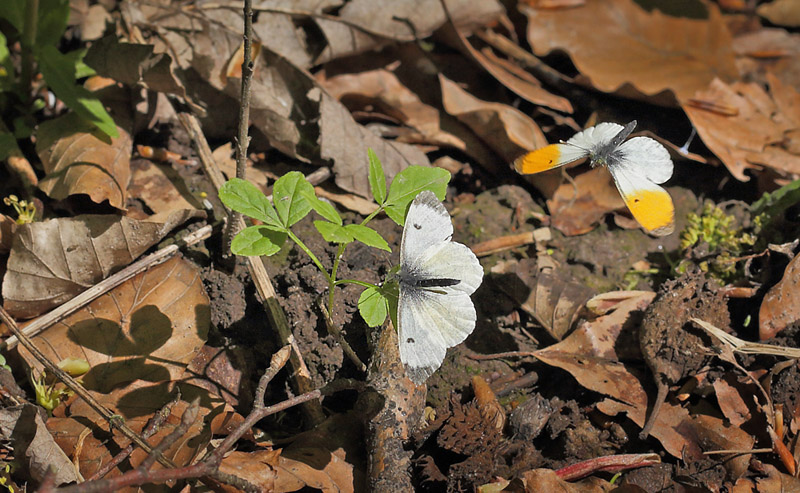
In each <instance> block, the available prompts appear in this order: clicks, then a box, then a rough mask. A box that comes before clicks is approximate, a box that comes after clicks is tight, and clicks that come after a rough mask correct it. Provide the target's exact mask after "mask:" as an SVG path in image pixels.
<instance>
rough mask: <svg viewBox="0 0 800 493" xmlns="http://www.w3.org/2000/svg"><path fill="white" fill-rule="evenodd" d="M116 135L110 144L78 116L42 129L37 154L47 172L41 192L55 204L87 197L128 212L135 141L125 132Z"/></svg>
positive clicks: (48, 122)
mask: <svg viewBox="0 0 800 493" xmlns="http://www.w3.org/2000/svg"><path fill="white" fill-rule="evenodd" d="M117 131H118V132H119V137H116V138H114V139H111V141H110V142H109V141H108V137H105V136H101V134H100V132H99V130H97V129H95V128H94V126H93V125H91V124H90V123H87V122H84V121H82V120H81V119H80V117H78V115H77V114H75V113H67V114H66V115H64V116H61V117H59V118H56V119H53V120H50V121H46V122H44V123H42V124H41V125H39V130H38V131H37V141H36V152H37V153H38V154H39V157H40V158H41V160H42V166H43V167H44V172H45V177H44V178H42V179H41V181H40V182H39V188H40V189H41V190H42V191H43V192H44V193H46V194H47V195H48V196H49V197H51V198H53V199H56V200H61V199H65V198H67V197H69V196H70V195H74V194H79V193H85V194H86V195H88V196H89V198H91V199H92V201H93V202H95V203H98V204H99V203H101V202H103V201H104V200H108V203H109V204H110V205H111V206H112V207H116V208H117V209H125V200H126V198H127V188H128V181H129V180H130V176H131V170H130V157H131V149H132V141H131V136H130V134H129V133H128V132H127V131H126V130H125V129H123V128H121V127H119V126H117Z"/></svg>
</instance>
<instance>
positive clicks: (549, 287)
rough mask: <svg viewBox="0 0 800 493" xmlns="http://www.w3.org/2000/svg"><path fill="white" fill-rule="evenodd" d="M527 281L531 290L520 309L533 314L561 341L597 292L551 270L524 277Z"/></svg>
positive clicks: (524, 280)
mask: <svg viewBox="0 0 800 493" xmlns="http://www.w3.org/2000/svg"><path fill="white" fill-rule="evenodd" d="M523 282H525V284H526V285H528V286H529V287H530V288H531V289H530V294H529V295H528V299H527V300H524V302H523V303H522V304H520V308H522V309H523V310H525V311H526V312H528V313H530V314H531V315H533V317H534V318H536V320H537V321H538V322H539V323H540V324H542V327H543V328H544V329H545V330H546V331H547V332H548V333H549V334H550V335H551V336H553V338H554V339H555V340H557V341H560V340H561V339H563V338H564V336H566V335H567V333H568V332H569V330H570V329H571V328H572V325H573V324H574V323H575V320H576V319H577V318H578V313H579V312H580V309H581V307H582V306H583V305H584V303H586V300H588V299H589V297H590V296H591V295H592V293H593V292H594V290H593V289H591V288H589V287H587V286H584V285H583V284H581V283H576V282H564V281H563V280H562V279H559V278H558V277H556V276H555V275H552V274H547V273H539V274H538V275H537V276H536V277H535V278H534V279H526V278H525V276H523Z"/></svg>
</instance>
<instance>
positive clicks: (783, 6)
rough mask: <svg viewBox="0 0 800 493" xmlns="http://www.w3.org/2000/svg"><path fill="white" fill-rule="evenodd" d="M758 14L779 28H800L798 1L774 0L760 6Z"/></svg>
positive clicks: (757, 10) (799, 5) (799, 4)
mask: <svg viewBox="0 0 800 493" xmlns="http://www.w3.org/2000/svg"><path fill="white" fill-rule="evenodd" d="M756 12H758V15H760V16H761V17H764V18H766V19H767V20H768V21H770V22H771V23H773V24H777V25H779V26H788V27H798V26H800V3H798V2H797V0H772V1H771V2H768V3H764V4H761V5H759V6H758V8H757V9H756Z"/></svg>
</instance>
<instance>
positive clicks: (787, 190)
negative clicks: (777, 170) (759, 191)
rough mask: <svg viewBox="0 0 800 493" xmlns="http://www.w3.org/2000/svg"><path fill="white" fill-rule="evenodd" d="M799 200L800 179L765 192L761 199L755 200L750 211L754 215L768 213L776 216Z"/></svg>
mask: <svg viewBox="0 0 800 493" xmlns="http://www.w3.org/2000/svg"><path fill="white" fill-rule="evenodd" d="M798 202H800V180H795V181H793V182H791V183H788V184H786V185H784V186H782V187H781V188H779V189H777V190H775V191H773V192H770V193H764V195H762V196H761V198H760V199H758V200H757V201H755V202H753V205H751V206H750V211H751V212H752V214H753V215H754V216H755V215H758V214H767V215H768V216H769V217H776V216H778V215H780V214H783V212H784V211H785V210H786V209H788V208H789V207H791V206H793V205H795V204H797V203H798Z"/></svg>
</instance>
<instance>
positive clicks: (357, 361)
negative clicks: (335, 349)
mask: <svg viewBox="0 0 800 493" xmlns="http://www.w3.org/2000/svg"><path fill="white" fill-rule="evenodd" d="M319 309H320V311H321V312H322V317H323V318H324V319H325V327H326V328H327V329H328V333H330V334H331V335H332V336H333V337H335V338H336V340H337V342H339V345H340V346H341V347H342V352H344V355H345V356H347V359H349V360H350V361H351V362H352V363H353V364H354V365H356V368H358V369H359V370H360V371H362V372H365V371H367V365H365V364H364V362H363V361H361V358H359V357H358V355H357V354H356V352H355V351H353V348H352V347H350V343H349V342H347V340H346V339H345V338H344V335H343V334H342V331H341V330H340V329H339V326H338V325H336V324H335V323H333V320H332V319H331V317H330V315H329V314H328V310H327V309H326V308H325V301H324V300H323V299H322V298H320V299H319Z"/></svg>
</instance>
